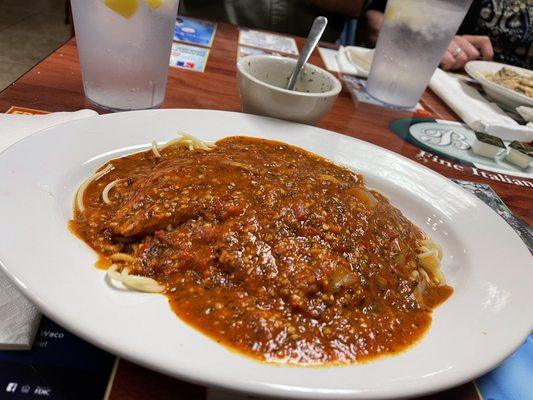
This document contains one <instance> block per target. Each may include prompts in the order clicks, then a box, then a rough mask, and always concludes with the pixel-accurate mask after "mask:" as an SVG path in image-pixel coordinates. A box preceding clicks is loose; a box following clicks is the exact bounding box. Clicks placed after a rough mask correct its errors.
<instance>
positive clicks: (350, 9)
mask: <svg viewBox="0 0 533 400" xmlns="http://www.w3.org/2000/svg"><path fill="white" fill-rule="evenodd" d="M309 2H310V3H311V4H313V5H315V6H317V7H319V8H322V9H323V10H326V11H329V12H332V13H336V14H344V15H347V16H349V17H352V18H356V17H358V16H359V15H360V13H361V10H362V8H363V4H364V0H309Z"/></svg>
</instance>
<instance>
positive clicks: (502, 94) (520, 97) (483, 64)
mask: <svg viewBox="0 0 533 400" xmlns="http://www.w3.org/2000/svg"><path fill="white" fill-rule="evenodd" d="M503 67H507V68H510V69H512V70H514V71H516V72H518V73H519V74H522V75H531V74H532V72H531V71H529V70H527V69H524V68H520V67H515V66H513V65H507V64H501V63H497V62H494V61H469V62H467V63H466V65H465V71H466V72H467V74H468V75H470V76H471V77H472V78H474V79H475V80H476V81H478V82H479V84H480V85H481V86H482V87H483V90H485V93H487V94H488V95H489V97H490V98H492V99H493V100H494V101H495V102H496V103H498V104H500V105H501V106H503V107H504V108H507V109H510V110H511V111H515V109H516V107H518V106H527V107H533V98H531V97H528V96H526V95H524V94H522V93H518V92H515V91H514V90H511V89H508V88H506V87H505V86H502V85H499V84H497V83H494V82H492V81H489V80H488V79H487V78H485V74H493V73H495V72H498V71H499V70H500V69H501V68H503Z"/></svg>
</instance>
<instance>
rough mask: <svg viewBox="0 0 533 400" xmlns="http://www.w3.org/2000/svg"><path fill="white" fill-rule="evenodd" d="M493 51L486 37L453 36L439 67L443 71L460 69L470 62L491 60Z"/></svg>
mask: <svg viewBox="0 0 533 400" xmlns="http://www.w3.org/2000/svg"><path fill="white" fill-rule="evenodd" d="M493 56H494V50H493V49H492V44H491V42H490V39H489V37H488V36H473V35H463V36H454V37H453V39H452V41H451V43H450V45H449V46H448V49H447V50H446V53H444V56H443V57H442V60H441V62H440V66H441V67H442V68H443V69H446V70H451V69H462V68H463V67H464V66H465V64H466V63H467V62H468V61H470V60H478V59H479V58H483V59H484V60H492V57H493Z"/></svg>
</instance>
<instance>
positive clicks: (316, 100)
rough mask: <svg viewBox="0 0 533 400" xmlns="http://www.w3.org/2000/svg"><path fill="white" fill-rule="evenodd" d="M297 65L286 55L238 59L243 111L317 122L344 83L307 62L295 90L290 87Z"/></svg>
mask: <svg viewBox="0 0 533 400" xmlns="http://www.w3.org/2000/svg"><path fill="white" fill-rule="evenodd" d="M295 65H296V60H294V59H291V58H285V57H276V56H270V55H257V56H247V57H242V58H241V59H240V60H239V61H238V62H237V83H238V86H239V92H240V95H241V106H242V110H243V111H244V112H245V113H250V114H259V115H266V116H269V117H274V118H281V119H286V120H289V121H295V122H301V123H304V124H310V125H315V124H316V123H317V122H318V121H319V120H320V118H322V117H323V116H324V114H326V113H327V112H328V111H329V110H330V109H331V107H332V106H333V104H334V103H335V100H336V99H337V95H338V94H339V92H340V91H341V88H342V85H341V83H340V82H339V80H338V79H337V78H335V77H334V76H333V75H331V74H330V73H329V72H327V71H325V70H323V69H322V68H319V67H317V66H315V65H312V64H306V65H305V68H304V70H303V71H302V74H301V75H300V78H299V79H298V81H297V82H296V86H295V89H296V90H287V89H285V87H286V85H287V83H288V81H289V76H290V75H291V73H292V71H293V69H294V67H295Z"/></svg>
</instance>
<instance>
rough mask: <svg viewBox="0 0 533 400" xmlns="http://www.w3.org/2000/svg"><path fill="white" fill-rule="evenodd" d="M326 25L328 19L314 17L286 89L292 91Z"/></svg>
mask: <svg viewBox="0 0 533 400" xmlns="http://www.w3.org/2000/svg"><path fill="white" fill-rule="evenodd" d="M327 24H328V19H327V18H326V17H316V18H315V20H314V21H313V26H311V30H310V31H309V35H308V36H307V40H306V41H305V44H304V48H303V49H302V53H301V54H300V57H298V61H297V62H296V66H295V67H294V71H292V75H291V78H290V79H289V84H288V85H287V89H289V90H294V85H296V81H297V80H298V77H299V76H300V73H301V72H302V70H303V68H304V65H305V63H306V62H307V60H309V56H310V55H311V53H312V52H313V50H314V49H315V47H316V45H317V44H318V41H319V40H320V38H321V37H322V34H323V33H324V29H326V25H327Z"/></svg>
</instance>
